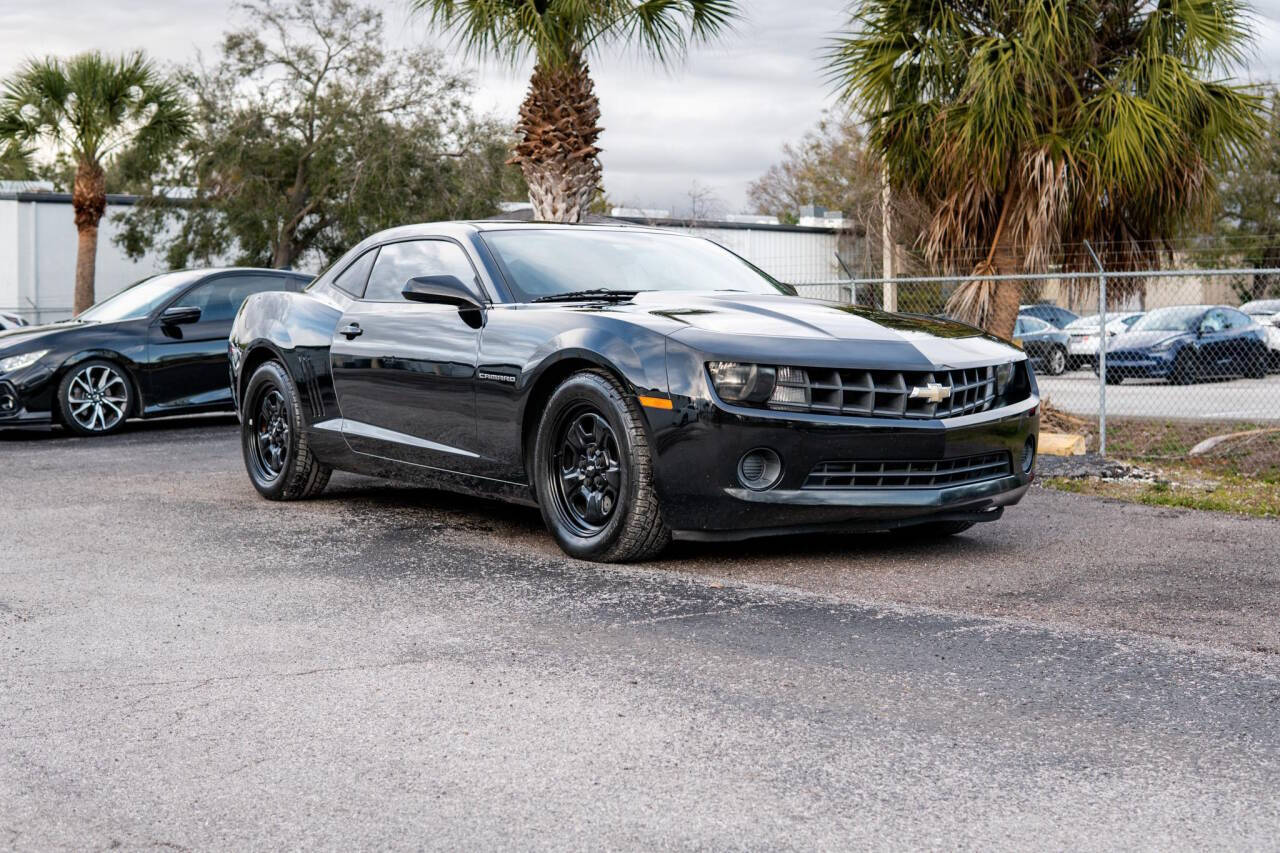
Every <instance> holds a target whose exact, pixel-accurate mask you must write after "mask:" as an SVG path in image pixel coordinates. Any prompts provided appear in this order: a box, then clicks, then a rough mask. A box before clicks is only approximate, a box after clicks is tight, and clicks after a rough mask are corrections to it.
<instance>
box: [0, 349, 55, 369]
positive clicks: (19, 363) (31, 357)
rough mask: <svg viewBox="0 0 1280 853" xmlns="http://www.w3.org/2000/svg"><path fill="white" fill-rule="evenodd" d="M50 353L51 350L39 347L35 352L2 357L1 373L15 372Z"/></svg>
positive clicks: (0, 360) (0, 363)
mask: <svg viewBox="0 0 1280 853" xmlns="http://www.w3.org/2000/svg"><path fill="white" fill-rule="evenodd" d="M48 354H49V350H47V349H38V350H36V351H35V352H24V353H22V354H21V355H11V356H9V357H8V358H0V373H13V372H14V371H15V370H21V369H22V368H24V367H30V366H31V365H33V364H35V363H36V362H37V361H39V360H40V359H42V358H44V357H45V356H46V355H48Z"/></svg>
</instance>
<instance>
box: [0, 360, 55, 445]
mask: <svg viewBox="0 0 1280 853" xmlns="http://www.w3.org/2000/svg"><path fill="white" fill-rule="evenodd" d="M52 380H53V372H52V371H51V370H49V369H48V368H47V367H45V366H43V365H35V366H33V367H30V368H27V369H25V370H21V371H18V372H17V373H14V374H9V375H6V376H4V377H3V378H0V429H24V428H44V427H49V426H51V425H52V424H53V382H52Z"/></svg>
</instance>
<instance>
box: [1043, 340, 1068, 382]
mask: <svg viewBox="0 0 1280 853" xmlns="http://www.w3.org/2000/svg"><path fill="white" fill-rule="evenodd" d="M1045 371H1046V372H1047V373H1048V374H1049V375H1050V376H1061V375H1062V374H1064V373H1066V372H1067V351H1066V350H1064V349H1063V348H1062V347H1054V348H1053V349H1051V350H1049V357H1048V358H1047V359H1045Z"/></svg>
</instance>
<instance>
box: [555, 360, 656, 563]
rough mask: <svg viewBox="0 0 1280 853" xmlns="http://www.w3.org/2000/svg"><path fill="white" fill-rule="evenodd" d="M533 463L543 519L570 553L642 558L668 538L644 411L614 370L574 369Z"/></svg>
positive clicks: (606, 559)
mask: <svg viewBox="0 0 1280 853" xmlns="http://www.w3.org/2000/svg"><path fill="white" fill-rule="evenodd" d="M531 461H532V471H531V472H530V475H531V477H532V479H533V485H534V490H535V492H536V494H537V498H538V506H539V508H540V509H541V510H542V518H543V521H545V522H546V525H547V529H548V530H550V532H551V535H552V536H553V537H554V538H555V540H556V542H557V544H559V545H560V547H561V548H562V549H564V551H565V553H567V554H569V555H570V556H573V557H577V558H579V559H583V560H599V561H601V562H626V561H631V560H643V559H645V558H647V557H651V556H654V555H655V554H657V553H658V552H659V551H661V550H662V549H663V548H665V547H666V546H667V544H668V543H669V542H670V541H671V532H670V531H669V530H668V529H667V526H666V525H665V524H664V523H663V521H662V517H661V513H660V512H659V506H658V497H657V493H656V492H655V490H654V486H653V471H652V463H651V457H650V451H649V439H648V433H647V431H646V427H645V423H644V415H643V413H642V412H641V410H640V405H639V403H638V402H637V401H636V399H635V397H634V396H632V395H630V394H628V393H627V392H626V391H625V390H624V389H623V387H622V385H621V384H620V383H619V382H618V381H617V379H615V378H614V377H613V376H612V375H610V374H607V373H604V372H602V371H584V372H582V373H575V374H574V375H572V376H570V377H569V378H568V379H566V380H565V381H564V382H562V383H561V384H560V385H559V387H557V388H556V390H555V391H554V392H552V394H551V398H550V399H549V400H548V401H547V405H546V407H545V408H544V410H543V412H542V418H541V421H540V422H539V424H538V428H537V433H536V435H535V436H534V442H533V447H532V455H531Z"/></svg>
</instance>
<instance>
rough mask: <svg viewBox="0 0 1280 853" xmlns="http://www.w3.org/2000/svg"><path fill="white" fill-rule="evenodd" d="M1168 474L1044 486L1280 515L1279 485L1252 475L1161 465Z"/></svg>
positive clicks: (1053, 480)
mask: <svg viewBox="0 0 1280 853" xmlns="http://www.w3.org/2000/svg"><path fill="white" fill-rule="evenodd" d="M1160 474H1161V476H1163V477H1166V478H1168V479H1167V480H1165V481H1159V482H1155V483H1149V482H1142V481H1136V480H1115V481H1108V480H1101V479H1098V478H1096V477H1082V478H1070V477H1049V478H1046V479H1045V480H1043V481H1041V482H1042V483H1043V484H1044V485H1045V486H1047V487H1049V488H1052V489H1059V490H1061V491H1064V492H1074V493H1075V494H1080V495H1093V496H1096V497H1104V498H1117V499H1119V500H1126V501H1133V502H1135V503H1141V504H1147V505H1148V506H1169V507H1181V508H1184V509H1203V510H1213V511H1216V512H1234V513H1240V514H1243V515H1253V516H1260V517H1264V518H1274V517H1280V488H1277V487H1276V485H1275V484H1274V483H1270V482H1266V481H1264V480H1261V479H1258V478H1255V477H1242V476H1239V475H1232V474H1223V475H1218V476H1214V477H1210V478H1206V477H1205V476H1204V475H1203V473H1202V472H1201V471H1200V470H1197V469H1195V468H1191V467H1187V466H1170V467H1162V468H1161V469H1160Z"/></svg>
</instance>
